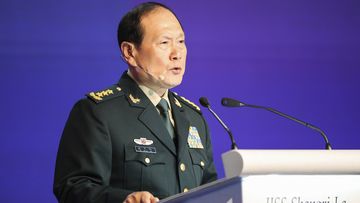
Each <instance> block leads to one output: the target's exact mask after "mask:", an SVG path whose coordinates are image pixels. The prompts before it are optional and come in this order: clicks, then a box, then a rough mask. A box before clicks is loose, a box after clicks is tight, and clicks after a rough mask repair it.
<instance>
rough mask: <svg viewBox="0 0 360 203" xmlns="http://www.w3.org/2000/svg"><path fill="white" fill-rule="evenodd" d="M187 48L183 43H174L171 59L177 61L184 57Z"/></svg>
mask: <svg viewBox="0 0 360 203" xmlns="http://www.w3.org/2000/svg"><path fill="white" fill-rule="evenodd" d="M185 50H186V47H185V46H184V45H182V44H180V45H174V46H173V47H172V49H171V54H170V60H172V61H176V60H180V59H182V57H183V55H184V52H186V51H185Z"/></svg>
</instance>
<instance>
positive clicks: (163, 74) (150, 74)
mask: <svg viewBox="0 0 360 203" xmlns="http://www.w3.org/2000/svg"><path fill="white" fill-rule="evenodd" d="M137 68H138V69H140V70H141V71H143V72H144V73H146V74H147V75H149V76H150V77H151V78H152V79H154V80H157V81H164V80H165V73H166V70H165V71H163V72H162V73H161V74H160V75H159V76H156V75H154V74H153V73H151V72H150V71H148V70H147V69H145V68H143V67H142V66H140V65H138V66H137Z"/></svg>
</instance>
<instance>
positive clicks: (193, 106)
mask: <svg viewBox="0 0 360 203" xmlns="http://www.w3.org/2000/svg"><path fill="white" fill-rule="evenodd" d="M172 93H173V95H174V97H175V98H176V99H177V100H178V101H179V102H181V103H182V104H185V105H186V106H187V107H190V108H191V109H193V110H195V111H196V112H197V113H199V114H202V112H201V109H200V107H199V106H198V105H196V104H195V103H194V102H192V101H190V100H188V99H186V98H185V97H183V96H180V95H178V94H177V93H176V92H172Z"/></svg>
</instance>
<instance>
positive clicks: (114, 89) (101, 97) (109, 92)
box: [86, 85, 124, 104]
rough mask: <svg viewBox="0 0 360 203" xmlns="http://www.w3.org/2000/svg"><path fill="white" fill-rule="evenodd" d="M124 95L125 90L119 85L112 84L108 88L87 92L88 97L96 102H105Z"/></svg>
mask: <svg viewBox="0 0 360 203" xmlns="http://www.w3.org/2000/svg"><path fill="white" fill-rule="evenodd" d="M123 95H124V92H123V91H122V89H121V88H120V87H119V86H118V85H112V86H110V87H108V88H105V89H102V90H98V91H93V92H90V93H88V94H86V96H87V98H88V99H90V100H91V101H93V102H95V103H96V104H99V103H103V102H105V101H109V100H111V99H114V98H117V97H120V96H123Z"/></svg>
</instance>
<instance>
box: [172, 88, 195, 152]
mask: <svg viewBox="0 0 360 203" xmlns="http://www.w3.org/2000/svg"><path fill="white" fill-rule="evenodd" d="M169 99H170V103H171V108H172V113H173V117H174V121H175V132H176V135H177V136H176V137H177V143H178V149H177V151H178V157H179V158H181V157H182V155H183V154H184V152H185V151H186V149H187V139H188V134H189V128H190V122H189V120H188V119H187V118H186V116H185V109H184V108H183V107H182V105H181V104H180V102H179V101H178V100H177V99H176V98H175V97H174V96H173V93H171V92H169Z"/></svg>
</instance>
